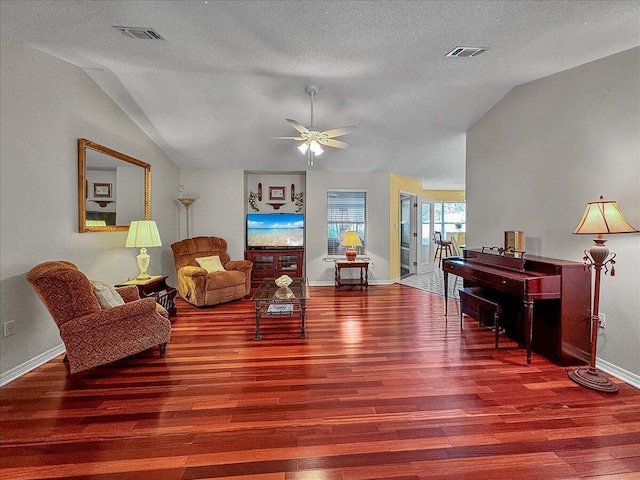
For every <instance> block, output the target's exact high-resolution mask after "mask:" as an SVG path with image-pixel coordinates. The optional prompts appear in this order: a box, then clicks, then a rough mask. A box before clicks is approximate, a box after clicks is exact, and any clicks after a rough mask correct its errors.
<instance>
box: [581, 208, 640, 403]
mask: <svg viewBox="0 0 640 480" xmlns="http://www.w3.org/2000/svg"><path fill="white" fill-rule="evenodd" d="M637 231H638V230H636V229H635V228H633V227H632V226H631V225H629V224H628V223H627V221H626V220H625V219H624V217H623V216H622V214H621V213H620V209H619V208H618V204H617V203H616V202H614V201H610V200H604V199H603V198H602V196H600V200H598V201H596V202H589V203H588V204H587V210H586V211H585V212H584V216H583V217H582V220H581V221H580V223H579V224H578V226H577V227H576V229H575V230H574V231H573V233H575V234H578V235H583V234H584V235H588V234H590V235H594V234H595V235H598V238H595V239H594V240H593V242H594V243H595V245H593V246H592V247H591V248H590V249H589V250H585V251H584V265H585V268H588V269H593V270H594V272H595V278H594V286H593V308H592V309H591V356H590V358H589V368H586V369H583V368H578V369H576V370H570V371H569V378H570V379H571V380H573V381H574V382H576V383H578V384H580V385H582V386H584V387H587V388H591V389H593V390H599V391H601V392H616V391H617V390H618V386H617V385H616V384H615V383H613V382H612V381H611V380H609V379H608V378H607V377H605V376H603V375H601V374H600V373H599V372H598V370H597V369H596V348H597V346H598V327H599V325H600V318H599V316H598V314H599V308H600V274H601V273H602V268H603V267H604V273H605V274H606V273H607V272H608V271H609V265H611V276H614V275H615V273H616V270H615V268H614V265H615V263H616V262H615V258H616V254H615V253H613V252H611V256H609V249H608V248H607V247H606V246H605V245H604V243H605V242H606V240H604V239H603V238H602V235H604V234H609V233H636V232H637Z"/></svg>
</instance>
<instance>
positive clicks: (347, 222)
mask: <svg viewBox="0 0 640 480" xmlns="http://www.w3.org/2000/svg"><path fill="white" fill-rule="evenodd" d="M366 227H367V192H366V191H362V190H354V191H345V190H328V191H327V255H335V256H344V255H345V248H346V247H343V246H342V245H341V243H342V239H343V237H344V234H345V232H347V230H355V231H356V232H358V235H359V236H360V241H361V242H362V246H361V247H356V250H357V252H358V255H364V254H365V252H366V251H367V241H366V240H367V237H366V235H367V228H366Z"/></svg>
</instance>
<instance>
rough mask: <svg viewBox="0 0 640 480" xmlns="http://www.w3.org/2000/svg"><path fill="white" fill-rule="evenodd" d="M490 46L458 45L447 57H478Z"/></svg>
mask: <svg viewBox="0 0 640 480" xmlns="http://www.w3.org/2000/svg"><path fill="white" fill-rule="evenodd" d="M487 50H488V48H483V47H456V48H454V49H453V50H451V51H450V52H449V53H447V57H464V58H470V57H477V56H478V55H480V54H481V53H483V52H486V51H487Z"/></svg>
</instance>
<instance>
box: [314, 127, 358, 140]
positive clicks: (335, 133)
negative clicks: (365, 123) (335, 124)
mask: <svg viewBox="0 0 640 480" xmlns="http://www.w3.org/2000/svg"><path fill="white" fill-rule="evenodd" d="M356 130H358V127H356V126H355V125H349V126H347V127H340V128H333V129H331V130H327V131H326V132H322V133H324V134H325V135H326V136H327V137H329V138H333V137H339V136H341V135H346V134H347V133H352V132H355V131H356Z"/></svg>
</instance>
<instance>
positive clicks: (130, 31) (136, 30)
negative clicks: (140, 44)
mask: <svg viewBox="0 0 640 480" xmlns="http://www.w3.org/2000/svg"><path fill="white" fill-rule="evenodd" d="M113 28H115V29H117V30H120V31H121V32H122V33H123V34H125V35H126V36H127V37H130V38H136V39H138V40H164V38H162V37H161V36H160V34H159V33H157V32H156V31H155V30H154V29H153V28H142V27H117V26H115V25H114V26H113Z"/></svg>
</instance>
